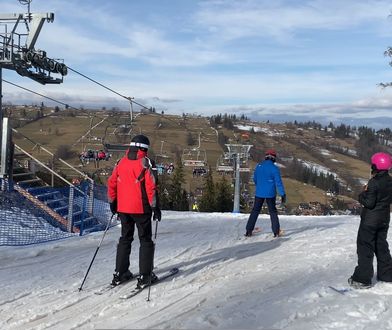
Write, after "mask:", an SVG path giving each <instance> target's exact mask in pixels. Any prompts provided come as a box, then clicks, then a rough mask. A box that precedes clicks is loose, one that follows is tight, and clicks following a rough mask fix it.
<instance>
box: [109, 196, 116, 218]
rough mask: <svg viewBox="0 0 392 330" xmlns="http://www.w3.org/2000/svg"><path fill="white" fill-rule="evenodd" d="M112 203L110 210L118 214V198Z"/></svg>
mask: <svg viewBox="0 0 392 330" xmlns="http://www.w3.org/2000/svg"><path fill="white" fill-rule="evenodd" d="M109 205H110V211H112V214H113V215H114V214H116V213H117V199H115V200H114V201H113V202H110V203H109Z"/></svg>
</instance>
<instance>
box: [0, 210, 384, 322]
mask: <svg viewBox="0 0 392 330" xmlns="http://www.w3.org/2000/svg"><path fill="white" fill-rule="evenodd" d="M247 217H248V215H247V214H231V213H191V212H163V220H162V221H161V222H160V223H159V226H158V232H157V239H156V257H155V266H156V268H155V272H156V273H157V274H159V273H161V272H164V271H165V270H168V269H170V268H172V267H179V268H180V272H179V273H178V274H177V276H175V277H173V278H171V279H169V280H166V281H163V282H160V283H158V284H156V285H155V286H153V287H152V288H151V296H150V301H146V298H147V293H148V291H147V290H145V291H143V292H142V293H140V294H139V295H137V296H135V297H133V298H131V299H129V300H124V299H121V298H120V297H122V296H124V295H125V294H126V293H127V292H128V291H129V290H131V289H132V288H133V287H134V285H135V282H134V281H133V282H130V283H128V284H127V285H124V286H122V287H118V288H116V289H114V290H111V291H109V292H106V293H105V294H103V295H97V294H95V293H96V292H97V290H99V289H100V288H101V287H103V286H105V285H106V284H107V283H108V282H110V280H111V278H112V273H113V268H114V260H115V252H116V244H117V240H118V237H119V232H120V227H119V226H116V227H114V228H111V229H110V230H109V231H108V233H107V235H106V237H105V238H104V240H103V243H102V245H101V248H100V249H99V251H98V254H97V257H96V259H95V262H94V264H93V266H92V268H91V271H90V273H89V276H88V278H87V280H86V282H85V284H84V288H83V290H82V291H81V292H79V291H78V288H79V287H80V285H81V282H82V280H83V277H84V275H85V273H86V270H87V268H88V265H89V264H90V261H91V259H92V257H93V254H94V252H95V251H96V248H97V246H98V244H99V242H100V241H101V238H102V234H103V233H102V232H98V233H94V234H90V235H88V236H84V237H72V238H68V239H65V240H60V241H56V242H50V243H45V244H40V245H31V246H25V247H1V248H0V289H1V295H0V328H1V329H111V328H116V329H117V328H120V329H121V328H127V329H129V328H131V329H138V328H139V329H150V328H154V329H209V328H210V329H211V328H213V329H256V328H257V329H301V330H307V329H309V330H310V329H311V330H313V329H355V330H359V329H392V299H391V296H392V284H388V283H375V286H374V287H373V288H371V289H368V290H357V291H355V290H354V291H350V292H347V293H346V294H340V293H338V292H335V291H333V290H331V289H330V288H329V286H335V287H337V288H343V287H346V283H347V278H348V277H349V276H350V275H351V274H352V272H353V269H354V267H355V265H356V251H355V240H356V232H357V228H358V224H359V217H357V216H325V217H313V216H312V217H304V216H281V217H280V219H281V226H282V228H283V229H284V230H285V235H284V236H283V237H280V238H277V239H274V238H273V237H272V235H271V230H270V221H269V217H268V215H261V216H260V217H259V220H258V223H257V225H258V226H260V227H261V229H262V230H261V232H260V233H257V234H256V235H254V236H253V237H250V238H244V237H243V234H244V232H245V224H246V221H247ZM154 230H155V226H154ZM135 238H136V239H135V241H134V245H133V250H132V255H131V271H132V272H137V271H138V268H137V260H138V250H139V249H138V242H137V237H135Z"/></svg>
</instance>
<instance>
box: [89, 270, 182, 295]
mask: <svg viewBox="0 0 392 330" xmlns="http://www.w3.org/2000/svg"><path fill="white" fill-rule="evenodd" d="M178 272H179V269H178V268H176V267H174V268H172V269H170V270H168V271H166V272H164V273H162V274H158V275H157V277H158V279H157V280H156V281H155V282H154V283H151V286H152V285H155V284H157V283H159V282H162V281H164V280H166V279H167V278H170V277H172V276H174V275H176V274H177V273H178ZM136 277H137V275H135V276H134V277H132V278H131V279H130V280H129V281H126V282H124V283H121V284H119V285H111V284H109V285H107V286H105V287H103V288H102V289H100V290H98V291H96V292H95V294H97V295H103V294H105V293H106V292H108V291H111V290H113V289H118V288H119V287H123V286H124V285H126V284H127V283H128V282H131V281H132V280H133V279H135V278H136ZM148 287H149V285H145V286H142V287H139V286H136V287H135V288H134V289H132V290H131V291H129V292H128V293H126V294H124V295H122V296H120V299H130V298H132V297H134V296H136V295H137V294H139V293H140V292H142V291H143V290H144V289H146V288H148Z"/></svg>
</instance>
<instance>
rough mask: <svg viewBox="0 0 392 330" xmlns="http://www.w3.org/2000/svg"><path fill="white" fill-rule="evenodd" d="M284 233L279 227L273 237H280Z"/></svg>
mask: <svg viewBox="0 0 392 330" xmlns="http://www.w3.org/2000/svg"><path fill="white" fill-rule="evenodd" d="M283 235H284V231H283V230H282V229H279V232H278V233H277V234H274V237H275V238H276V237H282V236H283Z"/></svg>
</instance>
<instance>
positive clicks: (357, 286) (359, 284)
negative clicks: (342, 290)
mask: <svg viewBox="0 0 392 330" xmlns="http://www.w3.org/2000/svg"><path fill="white" fill-rule="evenodd" d="M348 284H349V285H350V286H351V287H352V288H354V289H369V288H370V287H371V286H372V285H371V284H370V283H368V284H366V283H362V282H357V281H354V280H353V278H352V277H350V278H349V279H348Z"/></svg>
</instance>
